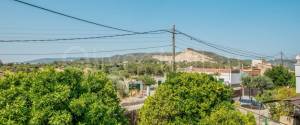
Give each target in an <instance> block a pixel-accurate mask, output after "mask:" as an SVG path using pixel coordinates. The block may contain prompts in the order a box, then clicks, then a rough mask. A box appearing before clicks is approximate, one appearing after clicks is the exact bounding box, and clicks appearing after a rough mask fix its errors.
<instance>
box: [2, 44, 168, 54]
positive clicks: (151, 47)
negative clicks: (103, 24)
mask: <svg viewBox="0 0 300 125" xmlns="http://www.w3.org/2000/svg"><path fill="white" fill-rule="evenodd" d="M170 46H171V45H162V46H150V47H142V48H130V49H115V50H100V51H89V52H65V53H0V55H10V56H33V55H72V54H91V53H107V52H120V51H133V50H144V49H155V48H163V47H170Z"/></svg>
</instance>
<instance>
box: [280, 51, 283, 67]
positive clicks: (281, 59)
mask: <svg viewBox="0 0 300 125" xmlns="http://www.w3.org/2000/svg"><path fill="white" fill-rule="evenodd" d="M280 62H281V66H283V52H282V51H281V52H280Z"/></svg>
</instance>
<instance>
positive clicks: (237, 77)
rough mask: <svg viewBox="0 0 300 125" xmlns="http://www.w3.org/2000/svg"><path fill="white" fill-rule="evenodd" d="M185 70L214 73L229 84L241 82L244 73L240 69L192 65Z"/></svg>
mask: <svg viewBox="0 0 300 125" xmlns="http://www.w3.org/2000/svg"><path fill="white" fill-rule="evenodd" d="M184 71H185V72H197V73H205V74H210V75H214V76H215V77H216V78H217V79H218V80H220V81H222V82H224V83H225V84H227V85H234V84H241V77H242V74H241V72H240V70H238V69H237V70H235V69H218V68H195V67H192V66H191V67H188V68H185V69H184Z"/></svg>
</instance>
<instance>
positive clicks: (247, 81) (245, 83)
mask: <svg viewBox="0 0 300 125" xmlns="http://www.w3.org/2000/svg"><path fill="white" fill-rule="evenodd" d="M242 85H243V86H244V87H247V88H248V92H249V93H248V96H249V98H250V99H251V88H253V84H252V77H250V76H245V77H242Z"/></svg>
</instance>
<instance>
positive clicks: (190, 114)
mask: <svg viewBox="0 0 300 125" xmlns="http://www.w3.org/2000/svg"><path fill="white" fill-rule="evenodd" d="M231 95H232V90H231V89H230V88H229V87H227V86H225V85H224V84H222V83H220V82H218V81H217V80H216V79H215V78H213V77H212V76H210V75H206V74H198V73H174V74H170V75H168V77H167V80H166V82H165V83H163V84H161V85H160V86H159V87H158V89H157V90H156V92H155V94H154V95H153V96H150V97H148V98H147V100H146V101H145V103H144V106H143V107H142V109H141V110H140V112H139V116H140V122H139V123H140V124H141V125H151V124H200V123H201V124H209V123H208V122H207V121H211V120H214V119H218V118H217V117H218V115H219V114H217V112H218V111H217V110H218V109H219V107H222V106H224V107H228V106H232V104H231V100H230V98H231ZM228 109H230V110H223V113H224V114H223V115H227V113H229V112H231V111H232V112H235V110H234V109H233V108H228ZM220 110H221V109H220ZM231 115H232V116H231V117H237V119H238V118H240V117H239V116H238V115H240V116H242V114H238V113H232V114H231ZM242 117H248V116H242ZM222 118H224V117H222ZM247 119H248V118H241V119H240V120H242V121H239V120H232V123H236V124H239V123H241V122H247V123H248V121H247ZM218 120H221V119H218ZM227 120H229V119H226V120H225V122H223V123H227V122H226V121H227ZM221 121H224V120H221ZM254 122H255V121H254ZM214 123H216V122H214Z"/></svg>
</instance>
